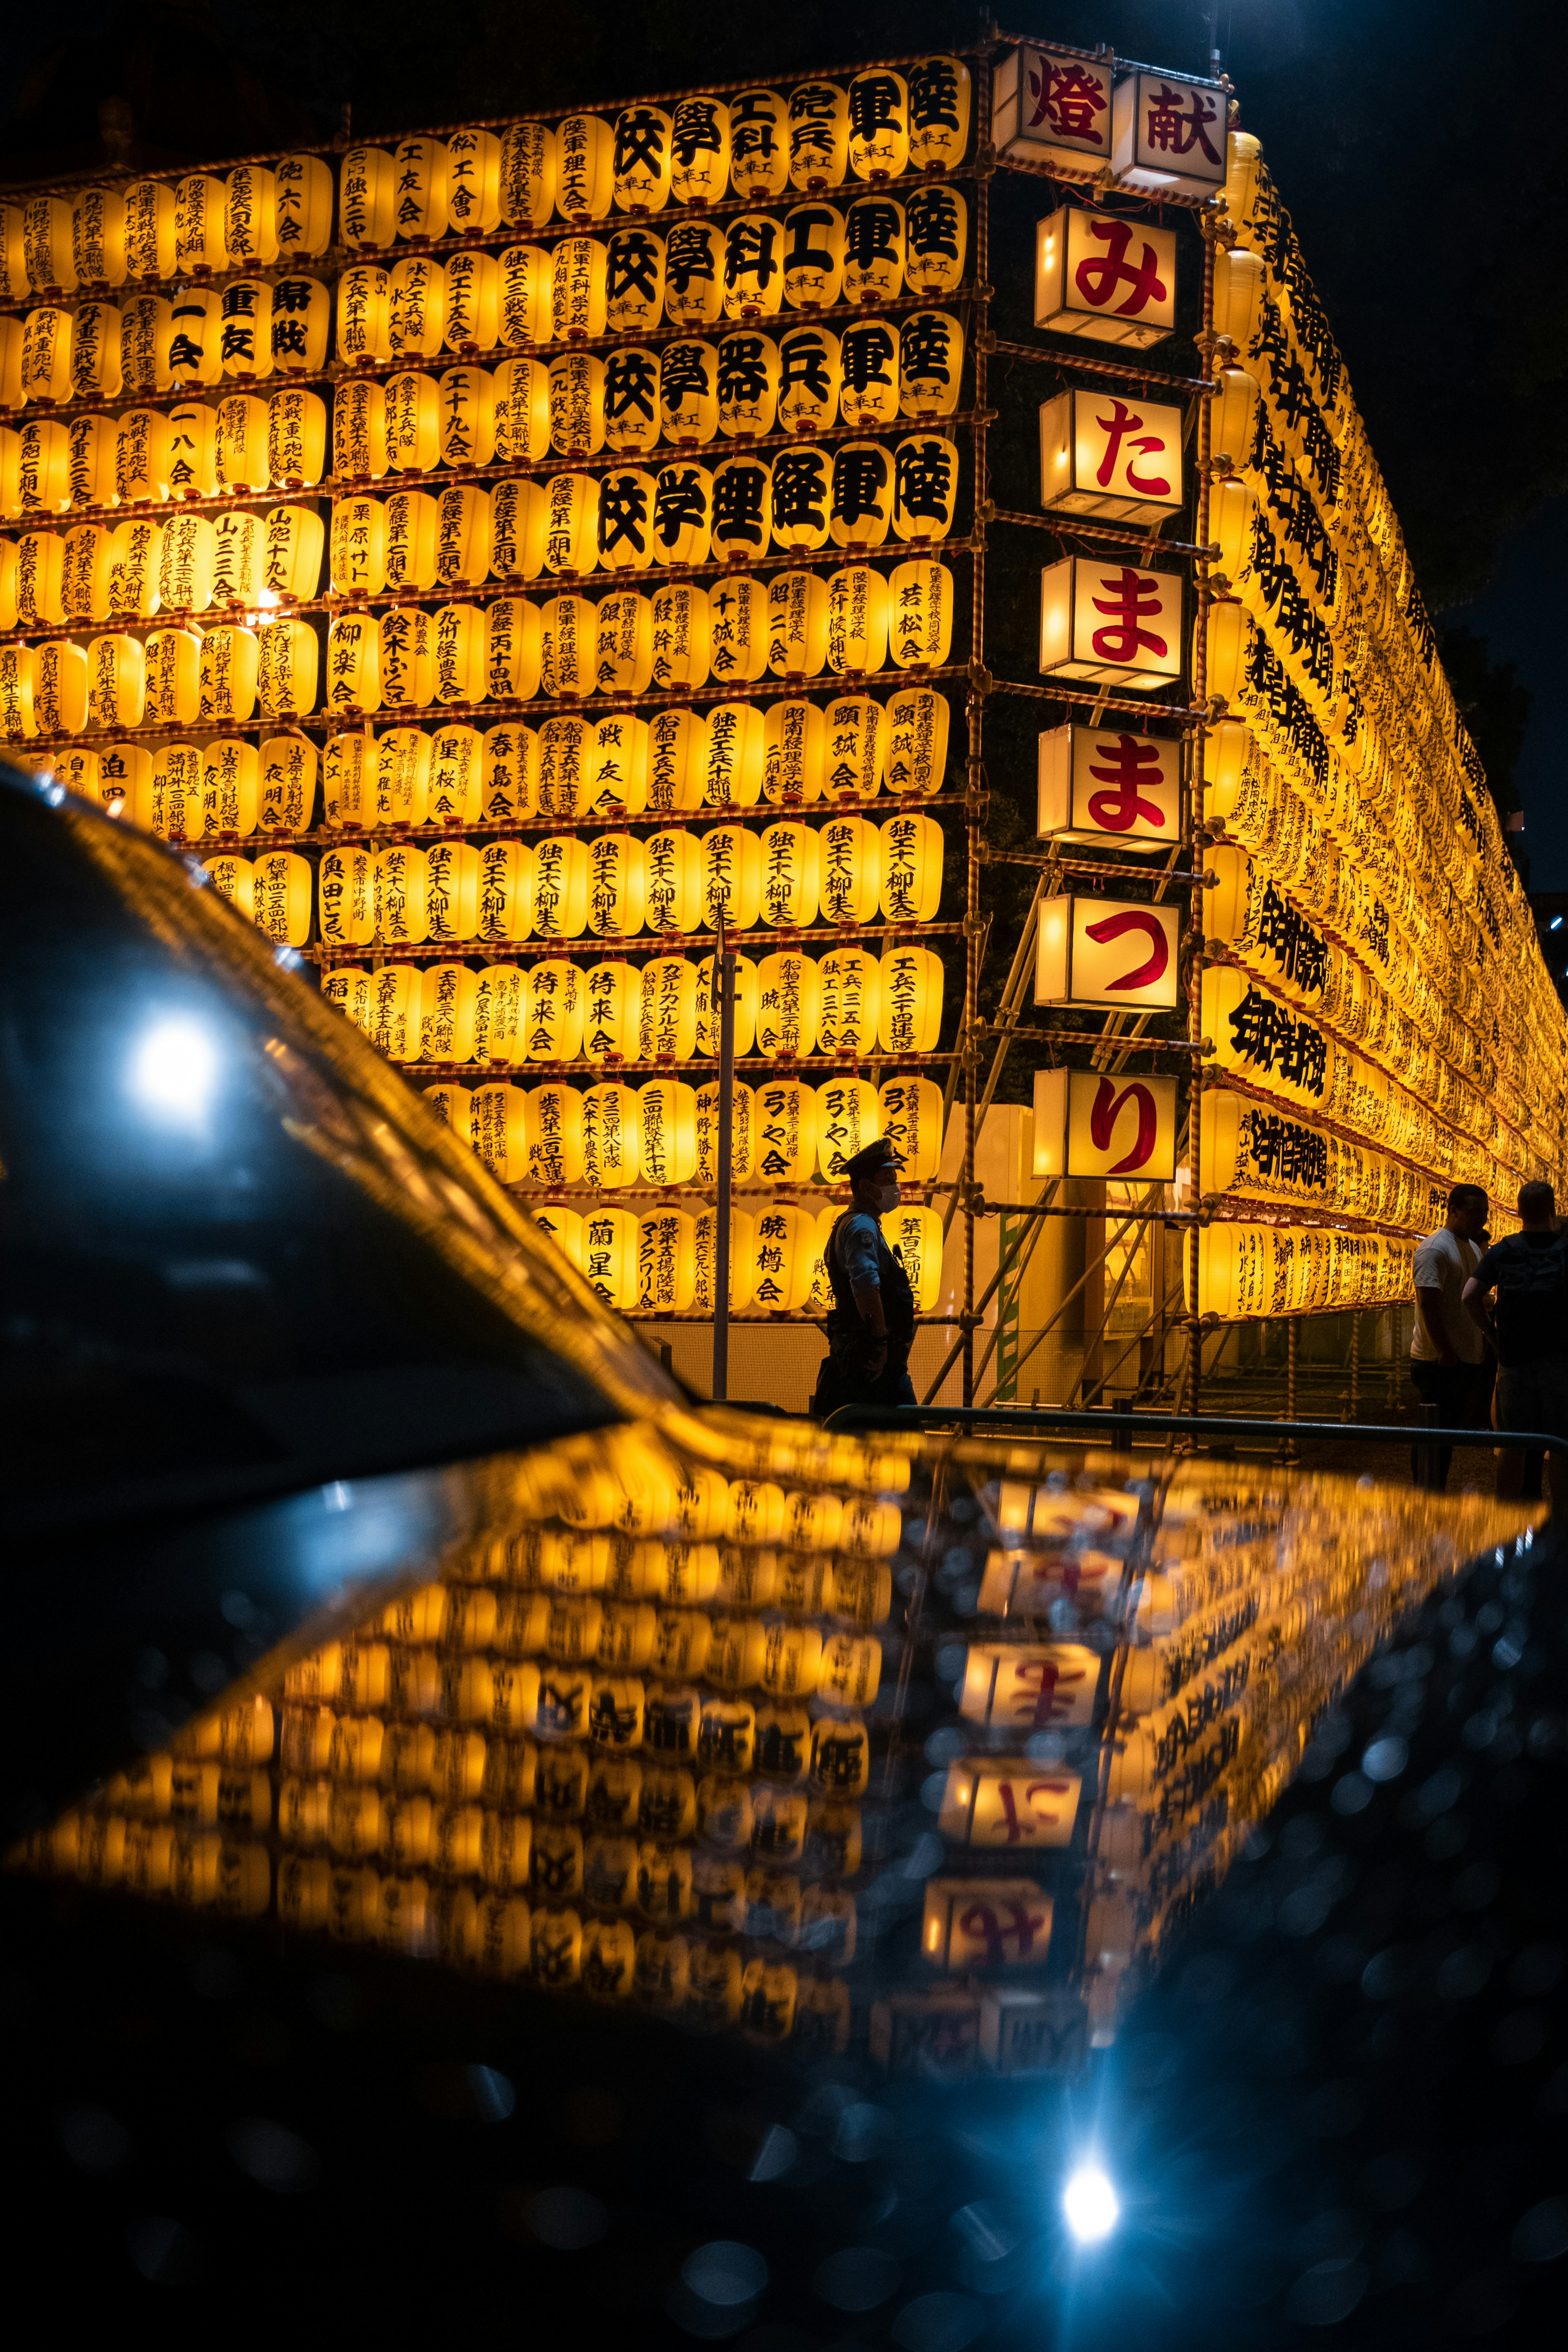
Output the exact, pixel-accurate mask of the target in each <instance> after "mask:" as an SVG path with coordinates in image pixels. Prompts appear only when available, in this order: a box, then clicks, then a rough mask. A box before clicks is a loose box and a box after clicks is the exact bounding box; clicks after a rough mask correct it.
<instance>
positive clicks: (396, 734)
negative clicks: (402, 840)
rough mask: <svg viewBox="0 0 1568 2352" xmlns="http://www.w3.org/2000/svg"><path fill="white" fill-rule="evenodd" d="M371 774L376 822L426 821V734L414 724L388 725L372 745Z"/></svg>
mask: <svg viewBox="0 0 1568 2352" xmlns="http://www.w3.org/2000/svg"><path fill="white" fill-rule="evenodd" d="M335 740H342V739H341V738H339V739H335ZM366 740H368V739H366ZM374 777H375V821H376V823H377V824H394V825H403V824H427V823H428V821H429V814H430V738H429V736H428V735H426V734H425V733H423V732H422V730H420V729H419V728H417V727H389V728H388V729H387V730H386V732H385V734H384V735H383V736H382V737H381V738H380V740H378V741H377V742H376V743H375V745H374Z"/></svg>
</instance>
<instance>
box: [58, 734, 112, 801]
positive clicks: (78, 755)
mask: <svg viewBox="0 0 1568 2352" xmlns="http://www.w3.org/2000/svg"><path fill="white" fill-rule="evenodd" d="M51 764H52V767H53V770H54V775H55V780H56V782H58V783H62V784H63V785H64V786H65V788H66V790H67V792H68V793H76V795H77V796H78V798H79V799H80V800H84V801H91V802H92V803H94V805H95V806H96V807H100V808H103V809H106V810H107V811H108V813H109V814H110V816H115V815H118V814H119V803H120V802H121V799H122V795H121V794H120V793H115V795H114V799H113V803H110V800H108V799H107V798H106V797H105V795H104V793H103V788H102V780H101V776H100V769H99V763H98V753H97V752H96V751H84V750H82V749H80V748H79V747H73V748H71V749H69V750H68V749H65V748H64V747H62V748H61V750H60V751H59V752H58V754H57V755H56V757H55V759H54V760H53V761H52V763H51Z"/></svg>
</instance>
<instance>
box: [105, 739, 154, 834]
mask: <svg viewBox="0 0 1568 2352" xmlns="http://www.w3.org/2000/svg"><path fill="white" fill-rule="evenodd" d="M98 775H99V798H100V802H101V803H102V805H103V806H104V807H105V808H106V809H107V810H108V812H109V814H110V816H114V817H121V816H122V817H125V818H126V819H128V820H129V822H131V823H132V824H141V825H143V826H145V825H146V822H147V817H148V815H149V814H150V812H151V809H152V804H153V754H152V752H151V751H148V750H146V749H145V748H144V746H142V744H140V743H107V744H105V746H104V748H103V751H101V752H100V755H99V762H98ZM148 829H149V830H150V829H151V828H150V827H149V828H148Z"/></svg>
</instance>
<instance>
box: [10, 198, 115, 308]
mask: <svg viewBox="0 0 1568 2352" xmlns="http://www.w3.org/2000/svg"><path fill="white" fill-rule="evenodd" d="M25 237H26V231H25V229H24V251H25ZM70 241H71V266H72V268H74V269H75V271H76V276H77V283H78V284H79V286H83V287H90V286H123V284H124V283H125V199H124V197H123V196H122V195H121V194H120V193H119V191H118V190H117V189H113V188H84V189H83V190H82V193H81V194H80V195H79V196H78V198H77V199H76V202H75V204H74V205H72V206H71V226H70Z"/></svg>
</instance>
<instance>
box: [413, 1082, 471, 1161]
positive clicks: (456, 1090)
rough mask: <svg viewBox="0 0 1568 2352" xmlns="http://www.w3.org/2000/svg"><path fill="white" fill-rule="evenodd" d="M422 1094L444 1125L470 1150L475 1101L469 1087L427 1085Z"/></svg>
mask: <svg viewBox="0 0 1568 2352" xmlns="http://www.w3.org/2000/svg"><path fill="white" fill-rule="evenodd" d="M420 1091H421V1094H422V1096H423V1098H424V1100H425V1101H426V1102H427V1103H428V1104H429V1106H430V1108H431V1111H432V1112H433V1113H434V1115H435V1117H436V1118H438V1119H439V1120H440V1122H441V1124H442V1126H443V1127H446V1128H450V1129H451V1131H452V1133H453V1134H454V1135H455V1136H456V1137H457V1138H458V1141H459V1142H460V1143H466V1144H467V1145H468V1148H469V1150H472V1149H473V1141H474V1101H473V1097H472V1095H471V1094H470V1093H469V1091H468V1087H453V1086H447V1087H422V1088H421V1090H420Z"/></svg>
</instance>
